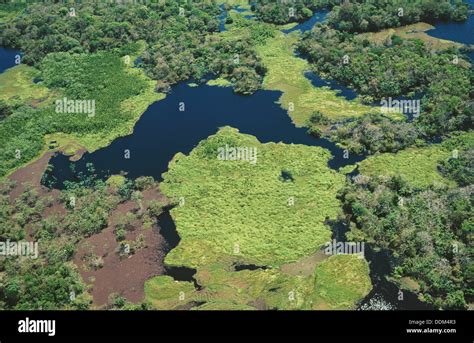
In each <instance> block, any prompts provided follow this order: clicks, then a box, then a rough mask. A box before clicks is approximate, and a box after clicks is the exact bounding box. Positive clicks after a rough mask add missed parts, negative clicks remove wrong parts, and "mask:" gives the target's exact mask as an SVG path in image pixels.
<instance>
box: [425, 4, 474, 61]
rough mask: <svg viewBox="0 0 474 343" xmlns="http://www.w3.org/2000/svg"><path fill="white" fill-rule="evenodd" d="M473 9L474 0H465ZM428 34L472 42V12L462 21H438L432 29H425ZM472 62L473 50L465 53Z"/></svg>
mask: <svg viewBox="0 0 474 343" xmlns="http://www.w3.org/2000/svg"><path fill="white" fill-rule="evenodd" d="M464 2H467V3H468V4H469V5H470V8H471V10H474V0H465V1H464ZM427 33H428V34H429V35H430V36H433V37H437V38H442V39H447V40H452V41H454V42H459V43H462V44H467V45H470V44H474V14H471V15H470V16H469V18H468V20H467V21H465V22H462V23H443V22H441V23H438V24H436V25H435V28H434V29H433V30H430V31H427ZM467 55H468V56H469V58H470V59H471V61H473V62H474V51H471V52H469V53H468V54H467Z"/></svg>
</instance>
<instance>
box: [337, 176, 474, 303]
mask: <svg viewBox="0 0 474 343" xmlns="http://www.w3.org/2000/svg"><path fill="white" fill-rule="evenodd" d="M340 198H341V200H342V201H343V206H344V210H345V212H346V214H347V216H348V218H349V219H350V220H351V221H352V222H353V226H352V231H351V233H350V234H349V236H350V239H354V240H365V241H368V242H370V243H373V244H375V245H377V246H379V247H381V248H384V249H388V250H389V251H390V252H391V253H392V262H393V264H394V270H393V275H394V276H396V277H403V276H409V277H411V278H413V279H415V280H416V281H417V282H418V283H419V284H420V286H421V289H420V291H421V293H422V294H423V296H424V298H425V300H426V301H428V302H430V303H432V304H434V305H435V306H436V307H439V308H445V309H463V308H465V307H466V306H467V305H466V304H467V303H469V302H472V300H473V283H472V281H473V280H472V272H470V270H472V262H471V260H470V256H471V254H472V248H470V247H472V243H473V242H472V239H473V232H472V229H473V226H472V222H473V216H472V210H473V208H472V207H473V196H472V190H470V189H469V188H464V189H452V190H446V189H428V190H423V191H415V190H412V189H411V188H410V187H409V185H408V184H407V183H405V182H404V180H402V179H400V178H397V177H395V178H392V179H390V180H388V181H382V180H378V179H372V180H370V181H369V182H368V183H359V184H351V185H348V186H347V187H346V188H345V189H344V190H343V191H342V192H341V193H340Z"/></svg>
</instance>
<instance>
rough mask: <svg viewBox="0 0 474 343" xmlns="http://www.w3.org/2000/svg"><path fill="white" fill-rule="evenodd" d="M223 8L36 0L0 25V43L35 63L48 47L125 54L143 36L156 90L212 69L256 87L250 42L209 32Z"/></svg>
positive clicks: (257, 71)
mask: <svg viewBox="0 0 474 343" xmlns="http://www.w3.org/2000/svg"><path fill="white" fill-rule="evenodd" d="M220 13H221V9H220V8H219V7H218V6H217V4H216V3H213V2H210V1H205V0H200V1H192V2H191V1H185V0H179V1H162V2H161V1H160V2H158V3H149V4H146V5H145V4H143V5H140V4H135V5H131V4H124V5H120V4H101V3H90V4H87V3H85V4H75V5H74V14H75V15H74V16H70V7H69V6H65V5H63V4H55V5H48V6H44V5H43V4H40V3H38V4H32V5H31V6H28V8H27V9H26V10H25V12H24V13H23V15H21V16H19V17H17V18H15V19H14V20H13V21H11V22H9V23H8V24H6V25H5V27H4V28H3V29H2V32H1V34H0V45H1V46H9V47H15V48H19V49H21V51H23V52H24V59H23V61H24V62H25V63H28V64H32V65H38V64H39V63H40V62H41V61H42V59H43V58H44V57H45V56H46V55H47V54H48V53H52V52H70V53H96V52H98V51H110V50H117V52H118V53H120V54H122V55H126V54H128V53H129V51H130V49H131V48H132V47H133V43H135V42H137V41H138V40H143V41H145V42H146V44H147V48H146V50H145V51H144V53H143V56H142V62H143V65H144V67H145V69H146V71H147V74H148V75H149V76H151V77H152V78H153V79H155V80H159V85H158V86H159V89H160V90H167V89H168V87H169V85H172V84H174V83H176V82H179V81H183V80H187V79H189V78H196V79H198V80H199V79H200V78H201V77H203V76H204V75H206V74H208V73H213V74H215V75H217V76H223V77H227V78H229V79H233V80H234V81H235V82H237V83H239V81H240V83H239V86H238V87H237V88H236V91H238V92H240V93H253V92H254V91H255V90H256V89H257V88H258V87H259V85H260V83H261V81H262V75H263V74H264V68H263V67H262V66H261V64H260V63H259V60H258V57H257V56H256V53H255V51H254V50H253V48H252V46H251V45H250V44H249V42H246V41H245V40H240V41H237V42H233V43H232V44H229V42H226V41H223V40H222V39H220V38H219V37H216V36H215V35H212V34H213V33H216V32H217V31H218V29H219V20H218V18H217V17H218V15H219V14H220ZM45 18H47V20H45ZM132 51H133V48H132ZM234 61H235V62H234ZM249 80H250V81H249Z"/></svg>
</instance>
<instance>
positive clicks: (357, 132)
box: [331, 114, 419, 154]
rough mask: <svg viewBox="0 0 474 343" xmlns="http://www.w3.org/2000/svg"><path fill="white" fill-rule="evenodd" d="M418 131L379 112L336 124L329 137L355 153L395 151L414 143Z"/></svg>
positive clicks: (408, 124) (410, 125)
mask: <svg viewBox="0 0 474 343" xmlns="http://www.w3.org/2000/svg"><path fill="white" fill-rule="evenodd" d="M418 137H419V131H418V130H417V128H416V127H415V126H413V125H412V124H410V123H406V122H403V121H396V120H392V119H390V118H387V117H384V116H382V115H380V114H370V115H367V116H364V117H361V118H357V119H354V120H353V121H348V122H346V123H343V124H341V125H338V126H337V127H336V129H335V130H333V131H331V139H333V140H334V141H337V142H340V143H342V144H343V145H344V146H345V147H347V148H348V149H349V150H351V151H353V152H355V153H370V154H374V153H376V152H397V151H399V150H401V149H403V148H406V147H408V146H410V145H413V144H415V142H416V140H417V138H418Z"/></svg>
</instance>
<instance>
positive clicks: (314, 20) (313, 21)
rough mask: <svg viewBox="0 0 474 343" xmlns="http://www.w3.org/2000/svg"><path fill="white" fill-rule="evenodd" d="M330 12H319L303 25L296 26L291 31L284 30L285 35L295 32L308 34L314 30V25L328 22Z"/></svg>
mask: <svg viewBox="0 0 474 343" xmlns="http://www.w3.org/2000/svg"><path fill="white" fill-rule="evenodd" d="M328 13H329V11H318V12H315V13H314V14H313V16H312V17H311V18H310V19H309V20H307V21H305V22H302V23H299V24H298V25H296V26H293V27H292V28H291V29H287V30H282V31H283V32H284V33H290V32H293V31H298V30H299V31H301V32H306V31H309V30H311V29H312V28H313V26H314V25H316V24H317V23H322V22H323V21H324V20H326V17H327V15H328Z"/></svg>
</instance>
